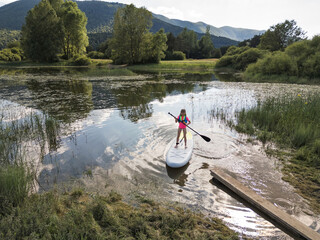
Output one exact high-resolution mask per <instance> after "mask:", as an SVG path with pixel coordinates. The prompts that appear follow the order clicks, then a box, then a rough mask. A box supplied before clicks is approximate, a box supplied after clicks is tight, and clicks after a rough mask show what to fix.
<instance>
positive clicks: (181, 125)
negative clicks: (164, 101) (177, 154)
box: [175, 109, 191, 148]
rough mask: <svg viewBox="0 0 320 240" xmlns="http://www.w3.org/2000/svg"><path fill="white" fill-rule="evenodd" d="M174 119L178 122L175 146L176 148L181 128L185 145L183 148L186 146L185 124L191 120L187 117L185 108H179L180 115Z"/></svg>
mask: <svg viewBox="0 0 320 240" xmlns="http://www.w3.org/2000/svg"><path fill="white" fill-rule="evenodd" d="M175 121H176V122H179V128H178V136H177V141H176V146H175V148H177V147H178V145H179V136H180V134H181V131H182V130H183V138H184V145H185V148H187V129H186V128H187V125H189V124H190V123H191V121H190V120H189V118H188V117H187V114H186V110H185V109H181V111H180V115H179V116H178V118H176V120H175Z"/></svg>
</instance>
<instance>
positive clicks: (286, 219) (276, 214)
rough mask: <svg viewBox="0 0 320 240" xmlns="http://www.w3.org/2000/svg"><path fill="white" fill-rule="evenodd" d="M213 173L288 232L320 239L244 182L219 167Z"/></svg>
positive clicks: (316, 239) (307, 237) (301, 237)
mask: <svg viewBox="0 0 320 240" xmlns="http://www.w3.org/2000/svg"><path fill="white" fill-rule="evenodd" d="M211 175H212V176H213V178H214V179H216V180H218V181H219V182H220V183H221V184H223V185H224V186H225V187H227V188H228V189H230V190H231V191H232V192H233V193H235V194H236V195H237V196H239V197H240V198H242V199H244V200H245V201H247V202H248V203H249V204H251V205H253V206H254V207H255V208H257V209H258V210H259V211H261V212H262V213H263V214H265V215H266V216H268V217H269V218H270V219H272V220H273V221H274V222H275V223H277V224H278V225H279V226H281V227H282V228H284V229H286V230H287V232H291V233H292V235H295V236H299V237H298V238H299V239H310V240H320V234H319V233H317V232H316V231H314V230H312V229H311V228H309V227H308V226H306V225H305V224H303V223H301V222H300V221H298V220H297V219H295V218H294V217H292V216H290V215H289V214H287V213H286V212H284V211H282V210H281V209H279V208H277V207H276V206H274V205H273V204H272V203H270V202H269V201H268V200H266V199H264V198H262V197H261V196H260V195H258V194H257V193H255V192H254V191H252V190H251V189H249V188H248V187H246V186H244V185H243V184H242V183H240V182H239V181H238V180H236V179H234V178H233V177H231V176H230V175H229V174H227V173H225V172H224V171H223V170H221V169H219V168H213V169H211Z"/></svg>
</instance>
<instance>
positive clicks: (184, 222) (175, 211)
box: [0, 189, 238, 240]
mask: <svg viewBox="0 0 320 240" xmlns="http://www.w3.org/2000/svg"><path fill="white" fill-rule="evenodd" d="M0 237H1V238H3V239H8V240H9V239H59V240H60V239H68V240H71V239H228V240H229V239H238V236H237V234H236V233H235V232H233V231H231V230H230V229H229V228H227V227H226V226H225V225H224V224H223V223H222V222H221V221H220V220H218V219H216V218H212V219H205V218H204V217H203V216H201V215H199V214H195V213H192V212H190V211H186V210H183V209H181V208H177V207H175V206H171V207H167V206H166V207H163V206H161V205H159V204H157V203H155V202H153V201H152V200H147V199H145V198H143V197H137V206H135V207H133V206H131V205H128V204H126V203H124V202H123V201H122V200H121V196H120V195H118V194H117V193H115V192H111V193H110V194H109V196H106V197H103V196H97V195H92V194H90V195H89V194H86V193H84V192H83V191H82V190H79V189H78V190H75V191H73V192H71V193H64V194H58V193H57V192H48V193H44V194H40V195H39V194H35V195H31V196H30V197H28V198H26V199H25V201H24V203H23V204H21V205H20V206H19V207H17V208H15V209H13V210H12V212H11V213H10V214H7V215H5V216H2V217H1V219H0Z"/></svg>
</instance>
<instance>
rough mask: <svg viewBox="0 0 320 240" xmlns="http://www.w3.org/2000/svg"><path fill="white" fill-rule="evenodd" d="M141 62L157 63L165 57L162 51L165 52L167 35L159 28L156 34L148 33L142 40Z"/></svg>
mask: <svg viewBox="0 0 320 240" xmlns="http://www.w3.org/2000/svg"><path fill="white" fill-rule="evenodd" d="M143 42H144V52H143V62H149V63H150V62H152V63H159V62H160V60H161V59H163V58H164V57H165V54H164V51H166V50H167V47H168V46H167V44H166V42H167V35H166V34H165V33H164V30H163V29H162V28H161V29H160V30H159V31H158V32H157V33H155V34H153V35H152V34H151V33H148V34H146V35H145V39H144V41H143Z"/></svg>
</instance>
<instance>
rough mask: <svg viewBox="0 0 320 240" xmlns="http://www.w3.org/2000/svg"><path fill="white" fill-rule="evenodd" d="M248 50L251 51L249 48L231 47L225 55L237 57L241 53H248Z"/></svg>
mask: <svg viewBox="0 0 320 240" xmlns="http://www.w3.org/2000/svg"><path fill="white" fill-rule="evenodd" d="M248 49H250V48H249V47H248V46H246V47H236V46H231V47H229V48H228V50H227V52H226V54H225V55H227V56H234V55H237V54H241V53H243V52H245V51H247V50H248Z"/></svg>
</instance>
